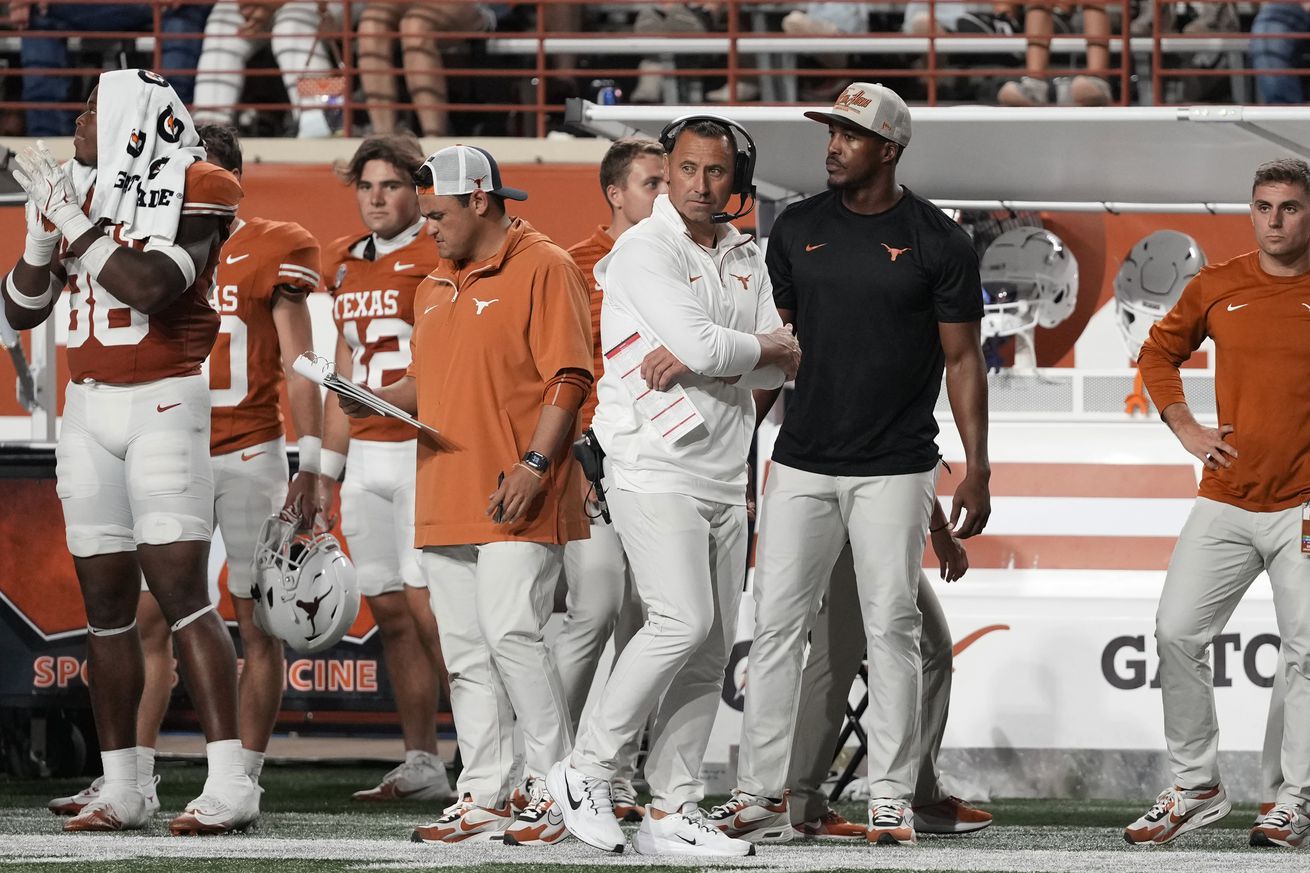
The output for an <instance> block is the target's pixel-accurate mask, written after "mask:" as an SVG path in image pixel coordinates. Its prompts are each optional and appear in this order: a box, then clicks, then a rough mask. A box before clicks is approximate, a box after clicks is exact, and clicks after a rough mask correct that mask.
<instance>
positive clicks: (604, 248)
mask: <svg viewBox="0 0 1310 873" xmlns="http://www.w3.org/2000/svg"><path fill="white" fill-rule="evenodd" d="M613 248H614V240H612V239H610V235H609V234H608V233H606V232H605V228H603V227H598V228H596V232H595V233H593V234H592V235H591V236H589V237H587V238H586V239H584V240H583V241H582V242H580V243H575V244H574V245H573V246H572V247H571V248H570V249H569V257H570V258H572V259H573V263H575V264H577V265H578V269H579V270H581V271H582V276H583V278H584V279H586V280H587V287H588V289H590V293H591V341H592V349H593V352H594V354H595V358H596V359H595V361H594V362H593V363H592V373H593V374H594V375H595V377H596V381H597V382H599V381H600V377H601V374H603V373H604V372H605V359H604V356H603V355H601V353H600V304H601V301H602V300H604V299H605V292H604V290H602V289H601V287H600V285H599V283H597V282H596V276H595V272H594V271H595V269H596V265H597V264H598V263H600V259H601V258H603V257H605V256H606V255H608V254H609V253H610V252H611V251H612V250H613ZM595 414H596V386H595V383H593V384H592V386H591V393H590V394H588V395H587V399H586V400H585V401H583V403H582V408H581V409H580V410H578V422H579V423H580V424H581V430H586V429H587V428H589V427H591V419H592V417H593V416H594V415H595Z"/></svg>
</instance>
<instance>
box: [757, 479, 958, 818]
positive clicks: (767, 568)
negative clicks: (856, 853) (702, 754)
mask: <svg viewBox="0 0 1310 873" xmlns="http://www.w3.org/2000/svg"><path fill="white" fill-rule="evenodd" d="M936 482H937V472H936V470H935V469H934V470H929V471H926V472H923V473H910V474H905V475H899V476H872V477H854V476H823V475H819V474H816V473H807V472H805V471H803V470H797V469H794V468H792V467H787V466H785V465H783V464H779V463H777V462H774V464H773V466H772V470H771V472H770V474H769V481H768V484H767V485H766V486H765V490H764V500H763V509H762V514H761V519H760V540H759V545H758V547H757V548H758V551H757V553H756V554H757V558H756V561H755V640H754V642H753V643H752V644H751V654H750V685H749V687H748V689H747V692H746V707H745V711H744V713H743V716H742V737H741V757H740V759H739V763H738V768H737V786H738V788H740V789H741V790H742V791H744V792H747V793H749V794H755V795H761V796H765V797H781V796H782V792H783V790H784V789H785V788H786V787H787V774H788V770H789V768H790V764H791V761H790V759H791V750H792V736H793V734H794V732H795V730H796V718H797V712H798V707H799V704H800V691H801V662H802V660H803V658H804V655H805V640H806V637H807V635H808V634H809V631H810V628H811V627H812V626H813V624H814V620H815V616H816V614H817V613H818V610H819V605H820V603H821V601H822V598H823V593H824V589H825V583H826V582H827V581H828V579H829V578H830V577H831V575H832V570H833V566H834V565H835V563H836V561H837V556H838V555H839V554H840V553H841V550H842V547H843V546H844V545H845V543H846V542H847V540H848V539H849V541H850V544H851V553H852V555H853V558H854V564H855V577H856V591H857V595H858V598H859V607H860V614H861V616H862V618H863V625H864V633H865V637H866V641H867V647H868V661H869V708H868V710H867V711H866V715H865V731H866V732H867V734H868V738H869V743H868V752H869V790H870V792H871V796H872V797H889V798H898V799H901V800H905V801H909V800H911V799H912V798H913V796H914V790H915V784H916V782H917V781H918V771H919V757H920V755H919V728H920V710H921V704H920V671H921V669H922V658H921V656H920V650H919V636H920V629H921V626H922V623H923V617H922V615H921V614H920V612H919V607H918V603H917V601H918V596H919V580H920V578H921V577H922V574H923V570H922V564H923V548H924V543H925V540H926V537H927V531H928V519H929V517H930V514H931V512H932V505H933V502H934V501H935V500H936V493H935V490H936Z"/></svg>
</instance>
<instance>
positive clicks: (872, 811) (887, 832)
mask: <svg viewBox="0 0 1310 873" xmlns="http://www.w3.org/2000/svg"><path fill="white" fill-rule="evenodd" d="M868 840H869V842H871V843H873V844H874V845H876V846H898V845H899V846H913V845H916V844H917V843H918V842H919V838H918V836H917V835H916V834H915V832H914V810H912V809H911V808H910V805H909V804H908V803H906V802H904V801H901V800H897V799H896V798H894V797H876V798H874V799H872V800H870V801H869V833H868Z"/></svg>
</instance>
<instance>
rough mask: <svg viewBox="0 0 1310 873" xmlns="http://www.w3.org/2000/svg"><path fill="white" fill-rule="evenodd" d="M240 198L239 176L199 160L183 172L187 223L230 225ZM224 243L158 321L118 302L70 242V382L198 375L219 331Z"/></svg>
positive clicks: (117, 234)
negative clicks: (214, 301) (215, 298)
mask: <svg viewBox="0 0 1310 873" xmlns="http://www.w3.org/2000/svg"><path fill="white" fill-rule="evenodd" d="M241 196H242V192H241V186H240V185H239V184H238V183H237V180H236V177H235V176H233V175H232V174H231V173H229V172H228V171H227V170H224V169H222V168H221V167H217V166H215V165H214V164H210V163H207V162H205V161H196V162H195V163H193V164H192V165H191V166H189V167H187V171H186V185H185V189H184V191H183V192H182V218H183V219H184V220H185V219H186V218H187V217H189V216H216V217H218V218H223V219H226V220H227V221H228V222H229V224H230V222H231V220H232V219H233V218H234V217H235V216H236V211H237V204H238V203H239V202H240V201H241ZM87 202H88V203H90V197H88V198H87ZM105 229H106V230H107V231H108V232H109V233H110V234H111V235H112V237H113V238H114V241H115V242H117V243H119V244H120V245H130V246H132V247H133V248H136V249H143V248H145V245H146V241H145V240H136V241H126V240H125V239H124V237H123V235H122V228H121V227H120V226H118V225H111V226H107V227H106V228H105ZM225 238H226V233H225V234H224V235H223V237H222V238H220V239H219V240H217V241H216V242H215V244H214V246H213V249H212V251H210V253H209V258H208V260H206V262H205V265H204V269H202V270H201V271H200V272H199V273H198V274H197V275H196V280H195V281H194V282H192V283H191V287H189V288H187V289H186V291H185V292H183V293H182V295H181V296H179V297H178V298H177V299H176V300H174V301H173V302H172V303H171V304H170V305H169V306H168V307H167V308H166V309H164V310H162V311H160V312H156V313H155V314H153V315H147V314H146V313H144V312H137V311H136V310H135V309H132V308H130V307H129V306H127V305H126V304H124V303H122V302H120V301H119V300H117V299H115V298H114V296H113V295H112V294H110V293H109V292H108V291H107V290H105V288H104V287H103V286H101V285H100V283H99V282H97V281H95V280H94V279H92V278H91V276H90V275H89V274H88V273H87V272H86V270H85V269H84V268H83V267H82V263H81V261H80V260H79V259H78V258H76V257H72V256H71V255H69V254H68V253H67V241H65V242H64V244H63V251H62V252H61V257H62V259H63V264H64V269H65V271H66V272H67V273H68V289H69V305H70V310H71V311H70V313H69V321H68V368H69V371H70V373H71V376H72V379H73V381H74V382H85V381H88V380H94V381H96V382H108V383H110V384H117V385H134V384H137V383H141V382H153V381H155V380H157V379H165V378H168V377H170V376H189V375H192V374H195V373H199V372H200V365H201V364H202V363H204V360H205V358H206V357H208V356H209V350H210V348H212V347H213V345H214V336H215V334H217V333H218V322H219V319H218V313H217V312H215V311H214V310H213V308H212V307H210V305H209V286H210V285H211V284H212V281H213V276H214V267H215V266H216V265H217V263H218V252H219V249H220V247H221V246H222V244H223V241H224V239H225Z"/></svg>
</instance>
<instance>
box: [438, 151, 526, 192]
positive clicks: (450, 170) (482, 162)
mask: <svg viewBox="0 0 1310 873" xmlns="http://www.w3.org/2000/svg"><path fill="white" fill-rule="evenodd" d="M416 176H417V178H418V179H420V180H422V181H420V182H419V183H418V188H419V193H420V194H436V195H437V196H439V197H447V196H453V195H457V194H472V193H473V192H474V191H486V192H487V193H488V194H499V195H500V196H501V197H504V198H505V199H507V200H527V199H528V195H527V192H526V191H520V190H519V189H518V188H507V187H505V186H504V185H503V184H501V181H500V167H499V166H498V165H497V164H496V159H495V158H493V157H492V156H491V152H489V151H487V150H486V149H480V148H478V147H477V146H466V145H453V146H448V147H447V148H444V149H442V150H441V151H439V152H433V153H432V154H430V155H428V159H427V160H426V161H424V162H423V166H422V167H420V168H419V171H418V173H417V174H416ZM427 177H431V179H432V181H431V183H429V184H423V182H425V181H426V180H427Z"/></svg>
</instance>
